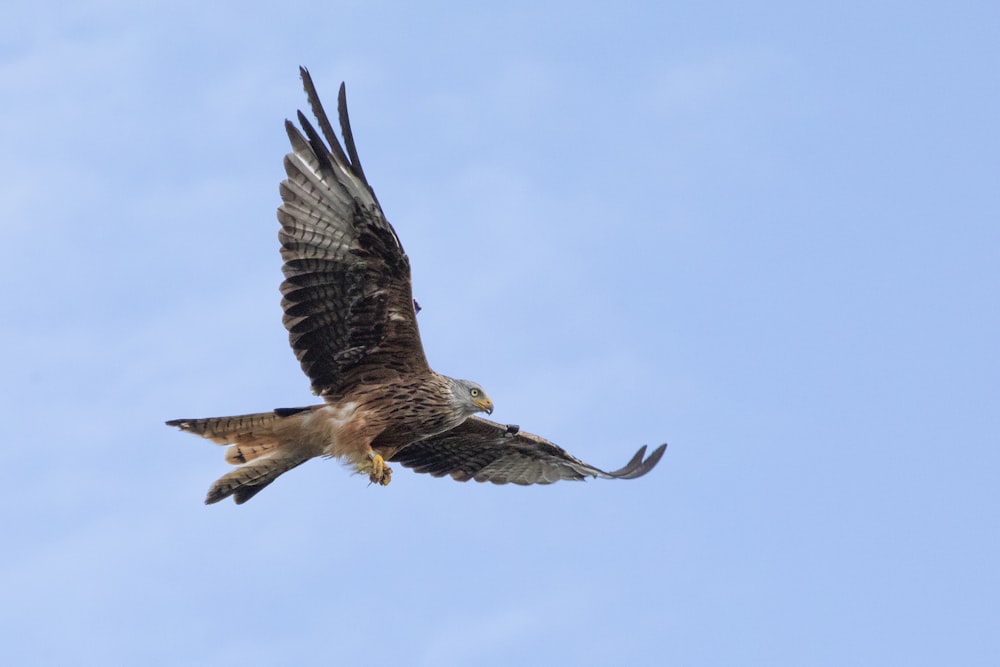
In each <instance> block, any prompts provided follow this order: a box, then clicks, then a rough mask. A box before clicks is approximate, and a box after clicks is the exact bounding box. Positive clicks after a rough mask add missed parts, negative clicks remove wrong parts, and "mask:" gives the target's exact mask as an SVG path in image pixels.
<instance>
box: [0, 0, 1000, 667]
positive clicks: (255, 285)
mask: <svg viewBox="0 0 1000 667" xmlns="http://www.w3.org/2000/svg"><path fill="white" fill-rule="evenodd" d="M499 4H500V3H498V5H499ZM0 34H2V39H0V120H2V122H0V142H2V145H3V150H2V151H0V175H2V178H0V201H2V202H3V205H4V210H5V214H4V216H3V217H2V219H0V235H2V236H0V238H2V242H0V272H2V276H3V285H4V299H5V302H6V313H7V315H6V317H4V318H2V319H0V342H2V344H0V355H2V368H3V373H2V376H3V380H2V381H0V388H2V392H3V405H4V430H5V437H4V442H5V454H6V466H5V470H6V471H7V473H6V478H7V481H6V482H5V483H4V485H3V487H2V491H0V501H2V502H0V508H2V509H0V521H2V525H3V526H4V533H5V535H4V537H5V539H4V543H5V547H4V549H3V550H2V552H0V590H2V591H3V594H2V596H0V600H2V602H0V628H2V630H0V634H3V635H5V636H4V638H3V640H2V641H0V662H3V663H4V664H24V665H26V664H67V663H70V662H72V663H74V664H147V665H181V664H191V665H195V664H213V665H246V664H260V665H278V664H301V665H313V664H315V665H319V664H331V663H335V664H355V665H378V664H389V663H401V664H412V665H468V664H475V665H510V664H574V665H607V664H629V665H642V664H648V665H662V664H672V665H733V664H741V665H844V664H855V665H884V664H906V665H939V664H963V665H977V664H982V665H986V664H994V662H995V660H996V656H997V655H998V654H1000V633H998V632H997V629H998V628H1000V603H998V600H1000V570H998V567H997V563H1000V537H998V536H1000V513H998V500H1000V492H998V489H1000V473H998V471H1000V451H998V445H1000V442H998V436H997V433H998V427H1000V423H998V422H1000V419H998V415H1000V410H998V406H1000V354H998V349H1000V347H998V344H997V341H998V340H1000V310H998V308H997V294H998V289H1000V269H998V260H1000V256H998V250H1000V201H998V188H997V183H998V174H1000V130H998V122H997V119H998V118H1000V84H998V81H1000V79H998V78H997V71H996V70H997V64H998V61H1000V47H998V46H997V44H1000V10H998V9H997V7H996V5H995V3H988V2H952V3H903V2H885V3H852V2H837V3H791V2H789V3H781V2H764V3H753V4H752V5H751V4H748V3H737V2H730V3H725V2H720V3H680V4H678V3H661V2H655V3H654V2H635V3H628V2H626V3H606V4H605V3H582V4H581V3H522V2H510V3H502V6H493V7H489V8H486V7H485V5H483V6H482V7H472V6H471V5H465V6H458V5H451V4H448V3H425V4H421V5H417V4H416V3H390V2H350V3H340V2H322V3H320V2H315V3H295V2H292V3H280V4H279V3H273V4H269V3H253V2H251V3H216V4H215V5H214V6H211V7H209V6H207V5H206V3H195V2H170V3H165V2H147V3H132V2H78V3H71V4H66V3H56V2H34V3H31V4H30V6H29V5H28V3H24V2H15V3H14V4H10V3H8V5H7V6H5V7H4V9H3V10H2V20H0ZM300 64H304V65H306V66H308V67H309V68H310V70H311V71H312V73H313V76H314V78H315V80H316V82H317V85H318V87H319V91H320V94H321V95H322V96H323V97H324V98H325V100H326V101H327V103H328V105H329V104H332V103H333V101H334V100H335V95H336V89H337V86H338V84H339V83H340V81H341V80H346V81H347V85H348V97H349V100H350V107H351V111H352V117H353V122H354V129H355V134H356V137H357V141H358V146H359V151H360V154H361V158H362V161H363V163H364V165H365V169H366V172H367V174H368V176H369V179H370V180H371V181H372V183H373V185H374V186H375V189H376V192H377V193H378V195H379V198H380V200H381V202H382V204H383V206H384V208H385V210H386V212H387V214H388V216H389V219H390V220H391V221H392V222H393V224H394V225H395V227H396V229H397V231H398V233H399V235H400V237H401V238H402V241H403V244H404V246H405V247H406V249H407V251H408V253H409V255H410V258H411V261H412V264H413V274H414V275H413V278H414V284H415V291H416V295H417V298H418V299H419V301H420V303H421V305H422V306H423V308H424V310H423V311H422V312H421V314H420V326H421V331H422V335H423V338H424V344H425V348H426V350H427V354H428V357H429V359H430V360H431V363H432V365H433V366H434V367H435V369H437V370H439V371H441V372H444V373H447V374H450V375H456V376H460V377H468V378H471V379H475V380H477V381H479V382H481V383H482V384H483V385H484V386H485V387H486V388H487V389H488V390H489V392H490V394H491V396H492V397H493V399H494V401H495V403H496V406H497V408H496V412H495V413H494V417H495V418H497V419H498V420H500V421H502V422H509V423H517V424H520V425H521V426H522V428H524V429H525V430H528V431H532V432H536V433H539V434H542V435H544V436H546V437H548V438H550V439H552V440H554V441H556V442H558V443H560V444H562V445H563V446H565V447H566V448H567V449H569V450H570V451H572V452H573V453H575V454H577V455H578V456H580V457H581V458H583V459H584V460H586V461H588V462H591V463H593V464H595V465H599V466H605V467H616V466H618V465H620V464H622V463H624V462H625V461H626V460H627V459H628V458H629V456H630V455H631V454H632V452H633V451H634V450H635V448H636V447H637V446H639V445H641V444H643V443H648V444H650V445H655V444H658V443H660V442H668V443H669V444H670V447H669V449H668V450H667V453H666V455H665V456H664V458H663V460H662V462H661V464H660V466H659V467H658V468H657V469H656V470H655V471H654V472H653V473H651V474H650V475H649V476H647V477H645V478H643V479H641V480H638V481H634V482H604V481H596V482H588V483H582V484H571V483H562V484H557V485H554V486H550V487H533V488H520V487H517V488H506V487H493V486H484V485H478V484H472V483H470V484H459V483H455V482H452V481H450V480H438V479H433V478H430V477H427V476H421V475H416V474H413V473H411V472H408V471H397V474H396V475H395V476H394V477H393V483H392V484H391V485H390V486H389V487H386V488H384V489H383V488H370V487H368V486H367V482H366V480H363V479H361V478H359V477H354V476H352V475H350V474H349V472H348V471H347V470H346V469H344V468H343V467H342V466H340V465H338V464H337V463H335V462H331V461H317V462H312V463H310V464H308V465H306V466H303V467H301V468H299V469H296V470H295V471H293V472H291V473H289V474H288V475H286V476H285V477H282V478H281V479H280V480H279V481H278V482H276V483H275V484H274V485H273V486H272V487H270V488H268V489H267V490H266V491H265V492H264V493H262V494H261V495H260V496H258V497H256V498H254V499H253V501H251V502H250V503H248V504H247V505H244V506H242V507H236V506H234V505H232V504H229V503H226V504H221V505H217V506H212V507H205V506H204V505H202V498H203V496H204V493H205V490H206V489H207V488H208V486H209V484H210V483H211V482H212V481H213V480H214V479H215V478H216V477H218V476H219V475H221V474H222V473H223V472H224V471H225V470H226V467H227V466H226V465H225V463H224V462H223V460H222V453H223V452H222V450H221V449H220V448H217V447H215V446H213V445H211V444H210V443H208V442H207V441H203V440H200V439H197V438H193V437H191V436H188V435H185V434H182V433H178V432H176V431H172V430H170V429H167V428H165V427H164V426H163V424H162V422H163V421H164V420H165V419H171V418H178V417H195V416H214V415H225V414H235V413H242V412H254V411H259V410H266V409H271V408H275V407H287V406H297V405H304V404H308V403H310V402H312V400H313V398H312V397H311V395H310V394H309V389H308V382H307V380H306V378H305V377H304V376H303V375H302V374H301V372H300V370H299V368H298V364H297V363H296V362H295V359H294V357H293V355H292V353H291V351H290V349H289V348H288V345H287V339H286V334H285V331H284V329H283V328H282V326H281V323H280V308H279V298H278V292H277V286H278V283H279V281H280V260H279V256H278V252H277V247H278V246H277V238H276V232H277V222H276V220H275V217H274V209H275V207H276V206H277V204H278V201H279V199H278V191H277V184H278V182H279V180H280V179H281V178H282V177H283V171H282V167H281V158H282V156H283V155H284V153H285V152H286V150H287V144H286V138H285V136H284V131H283V128H282V121H283V120H284V119H285V118H287V117H293V116H294V113H295V111H296V110H297V109H299V108H303V107H304V105H305V99H304V95H303V93H302V92H301V86H300V82H299V80H298V73H297V67H298V66H299V65H300Z"/></svg>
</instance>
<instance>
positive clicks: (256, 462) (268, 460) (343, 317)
mask: <svg viewBox="0 0 1000 667" xmlns="http://www.w3.org/2000/svg"><path fill="white" fill-rule="evenodd" d="M301 72H302V79H303V83H304V85H305V89H306V94H307V96H308V98H309V103H310V105H311V107H312V110H313V112H314V114H315V115H316V118H317V120H318V121H319V127H320V130H321V131H322V135H323V137H325V139H326V142H327V143H328V144H329V147H327V144H325V143H324V141H323V138H322V137H321V136H320V134H319V133H318V132H317V131H316V130H315V129H314V128H313V127H312V125H311V124H310V123H309V121H308V120H307V119H306V117H305V115H304V114H302V113H301V112H299V114H298V119H299V123H300V125H301V126H302V129H303V130H304V132H305V135H303V134H302V132H300V131H299V129H298V128H297V127H295V126H294V125H293V124H292V123H291V122H289V121H286V123H285V127H286V130H287V132H288V136H289V140H290V142H291V145H292V152H291V153H289V154H288V155H287V156H286V157H285V171H286V173H287V178H286V180H285V181H284V182H282V184H281V198H282V204H281V206H280V207H279V209H278V220H279V222H280V223H281V231H280V233H279V239H280V241H281V254H282V258H283V259H284V266H283V269H282V270H283V272H284V274H285V280H284V282H283V283H282V285H281V293H282V297H283V298H282V308H283V310H284V313H285V315H284V320H283V321H284V324H285V327H286V328H287V329H288V332H289V340H290V342H291V345H292V349H293V350H294V352H295V354H296V356H297V357H298V359H299V362H300V363H301V365H302V369H303V371H305V373H306V374H307V375H308V376H309V378H310V379H311V380H312V387H313V391H314V392H315V393H316V394H318V395H320V396H322V397H323V399H324V401H325V402H324V403H323V404H322V405H314V406H310V407H306V408H286V409H279V410H275V411H273V412H264V413H256V414H248V415H239V416H233V417H213V418H208V419H177V420H172V421H169V422H167V424H168V425H172V426H178V427H180V428H181V429H183V430H186V431H190V432H192V433H195V434H197V435H201V436H203V437H205V438H208V439H210V440H212V441H213V442H216V443H219V444H225V445H230V447H229V449H228V450H227V452H226V460H227V461H228V462H229V463H232V464H234V465H236V466H238V467H237V468H236V469H234V470H233V471H231V472H230V473H228V474H227V475H225V476H223V477H222V478H220V479H219V480H218V481H217V482H216V483H215V484H214V485H213V486H212V488H211V489H210V490H209V493H208V497H207V498H206V502H208V503H214V502H218V501H219V500H222V499H223V498H226V497H229V496H232V497H233V498H234V499H235V501H236V502H237V503H242V502H245V501H246V500H248V499H249V498H251V497H253V496H254V495H255V494H256V493H258V492H259V491H260V490H261V489H263V488H264V487H265V486H267V485H268V484H270V483H271V482H272V481H274V480H275V479H276V478H277V477H278V476H279V475H281V474H282V473H284V472H286V471H288V470H290V469H292V468H294V467H296V466H298V465H301V464H302V463H304V462H305V461H308V460H309V459H311V458H315V457H317V456H327V457H334V458H338V459H340V460H342V461H344V462H346V463H348V464H350V465H352V466H353V467H354V469H355V470H356V471H358V472H361V473H364V474H367V475H368V477H369V479H370V480H371V481H372V482H374V483H377V484H380V485H385V484H388V483H389V480H390V475H391V470H390V469H389V468H388V466H387V465H385V462H386V461H387V460H398V461H400V462H401V463H402V464H403V465H404V466H409V467H413V468H414V469H416V470H419V471H421V472H429V473H431V474H434V475H440V474H451V475H452V476H453V477H455V478H456V479H478V480H481V481H486V480H489V481H493V482H497V483H506V482H514V483H519V484H530V483H548V482H552V481H556V480H557V479H582V478H583V477H585V476H587V475H593V476H603V477H618V478H632V477H638V476H640V475H643V474H645V473H646V472H648V471H649V470H650V469H652V467H653V466H655V465H656V463H657V462H658V461H659V459H660V456H662V454H663V449H664V447H665V445H663V446H661V447H659V448H658V449H657V450H656V451H654V452H653V453H652V454H651V455H650V456H649V457H648V458H646V459H643V454H644V453H645V447H643V448H642V449H640V451H639V452H638V454H637V455H636V456H635V457H633V459H632V461H630V462H629V464H628V465H626V466H625V467H624V468H622V469H621V470H618V471H615V472H611V473H608V472H605V471H602V470H600V469H597V468H593V467H592V466H589V465H587V464H585V463H583V462H582V461H579V460H577V459H575V458H573V457H571V456H570V455H569V454H567V453H566V452H565V451H563V450H562V449H560V448H559V447H557V446H555V445H553V444H552V443H549V442H548V441H547V440H544V439H542V438H539V437H538V436H533V435H530V434H526V433H519V429H517V427H513V426H503V425H500V424H496V423H494V422H490V421H487V420H485V419H480V418H473V419H472V420H471V421H470V417H472V415H474V414H475V413H477V412H486V413H487V414H489V413H491V412H492V411H493V402H492V401H491V400H490V398H489V397H488V396H487V394H486V392H485V390H483V388H482V387H481V386H479V385H478V384H476V383H474V382H470V381H467V380H456V379H454V378H450V377H447V376H444V375H440V374H438V373H435V372H434V371H433V370H431V368H430V366H429V365H428V363H427V359H426V358H425V356H424V351H423V346H422V344H421V342H420V334H419V331H418V327H417V319H416V305H415V302H414V300H413V293H412V287H411V282H410V264H409V259H408V258H407V256H406V254H405V253H404V252H403V248H402V245H401V244H400V242H399V238H398V237H397V236H396V232H395V230H393V228H392V226H391V225H389V223H388V221H387V220H386V219H385V216H384V214H383V213H382V209H381V206H380V205H379V203H378V200H377V199H376V197H375V193H374V191H373V190H372V189H371V186H370V185H369V184H368V181H367V179H366V178H365V175H364V171H363V170H362V169H361V164H360V161H359V160H358V156H357V150H356V148H355V145H354V137H353V135H352V133H351V127H350V120H349V118H348V116H347V104H346V97H345V93H344V86H343V85H341V88H340V96H339V100H338V102H339V104H338V111H339V118H340V125H341V130H342V132H343V136H344V143H345V147H343V148H342V147H341V146H340V143H339V141H338V139H337V137H336V135H335V134H334V132H333V128H332V125H331V124H330V122H329V120H328V119H327V116H326V113H325V111H324V110H323V106H322V104H321V103H320V101H319V97H318V95H317V94H316V90H315V87H314V86H313V83H312V79H311V77H310V76H309V73H308V72H307V71H306V70H305V69H302V70H301ZM345 148H346V151H345Z"/></svg>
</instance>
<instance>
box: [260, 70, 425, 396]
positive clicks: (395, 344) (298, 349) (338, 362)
mask: <svg viewBox="0 0 1000 667" xmlns="http://www.w3.org/2000/svg"><path fill="white" fill-rule="evenodd" d="M300 72H301V74H302V82H303V87H304V88H305V91H306V95H307V97H308V100H309V105H310V107H311V108H312V111H313V114H314V115H315V116H316V119H317V122H318V124H319V128H320V131H321V132H322V136H321V135H320V133H319V132H317V131H316V129H315V128H314V127H313V126H312V124H311V123H310V122H309V120H308V119H307V118H306V116H305V115H304V114H303V113H302V112H301V111H300V112H299V113H298V121H299V124H300V125H301V128H302V129H301V131H300V130H299V128H297V127H296V126H295V125H294V124H293V123H292V122H291V121H285V129H286V131H287V133H288V139H289V141H290V142H291V147H292V151H291V152H290V153H289V154H288V155H286V156H285V160H284V165H285V173H286V174H287V178H286V179H285V180H284V181H283V182H282V183H281V186H280V192H281V199H282V204H281V206H280V207H279V208H278V221H279V222H280V223H281V230H280V232H279V234H278V238H279V240H280V241H281V256H282V259H283V260H284V266H283V267H282V271H283V273H284V275H285V280H284V282H283V283H282V284H281V294H282V301H281V306H282V309H283V310H284V319H283V321H284V324H285V327H286V328H287V329H288V335H289V341H290V343H291V346H292V349H293V350H294V352H295V356H296V357H297V358H298V359H299V362H300V363H301V365H302V370H303V371H304V372H305V373H306V375H308V376H309V378H310V380H311V382H312V388H313V391H314V392H315V393H317V394H320V395H323V396H325V397H327V398H334V397H336V396H337V395H339V394H341V393H343V392H344V391H345V390H347V389H349V388H350V387H352V386H354V385H356V384H358V383H362V382H371V381H375V380H379V379H383V378H386V377H387V376H391V375H400V374H408V373H415V372H421V371H426V370H427V368H428V366H427V360H426V358H425V356H424V352H423V346H422V345H421V342H420V334H419V331H418V329H417V320H416V312H415V311H414V305H413V293H412V286H411V282H410V263H409V259H408V258H407V256H406V253H405V252H404V251H403V247H402V245H401V244H400V242H399V238H398V236H397V235H396V232H395V230H394V229H393V228H392V226H391V225H390V224H389V222H388V221H387V220H386V219H385V215H384V214H383V212H382V208H381V206H380V205H379V203H378V199H377V198H376V197H375V192H374V191H373V190H372V188H371V186H370V185H369V183H368V180H367V179H366V178H365V174H364V171H363V170H362V169H361V163H360V161H359V160H358V155H357V149H356V147H355V143H354V136H353V133H352V132H351V125H350V118H349V117H348V114H347V100H346V94H345V89H344V85H343V84H341V87H340V95H339V97H338V111H339V120H340V127H341V132H342V134H343V137H344V142H345V144H346V146H347V152H346V153H345V151H344V149H343V148H342V147H341V145H340V143H339V141H338V139H337V136H336V134H335V133H334V130H333V127H332V125H331V124H330V121H329V118H328V117H327V115H326V112H325V110H324V109H323V105H322V103H321V102H320V99H319V96H318V95H317V94H316V88H315V86H314V85H313V82H312V78H311V77H310V75H309V72H308V71H307V70H306V69H305V68H301V69H300ZM303 133H304V134H303ZM324 137H325V139H326V142H329V146H328V145H327V144H326V143H324Z"/></svg>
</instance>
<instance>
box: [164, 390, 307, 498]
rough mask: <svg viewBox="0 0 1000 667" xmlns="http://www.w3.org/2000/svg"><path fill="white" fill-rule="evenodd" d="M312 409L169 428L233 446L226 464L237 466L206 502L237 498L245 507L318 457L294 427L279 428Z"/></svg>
mask: <svg viewBox="0 0 1000 667" xmlns="http://www.w3.org/2000/svg"><path fill="white" fill-rule="evenodd" d="M307 410H309V408H295V409H285V410H276V411H274V412H258V413H255V414H250V415H236V416H232V417H210V418H208V419H174V420H171V421H168V422H167V426H176V427H178V428H180V429H181V430H182V431H188V432H189V433H194V434H195V435H200V436H202V437H203V438H207V439H209V440H211V441H212V442H215V443H217V444H220V445H230V447H229V448H228V449H227V450H226V461H227V462H228V463H231V464H233V465H235V466H239V467H237V468H236V469H235V470H233V471H231V472H229V473H227V474H226V475H223V476H222V477H221V478H219V480H218V481H216V482H215V484H213V485H212V488H211V489H209V491H208V496H207V497H206V498H205V503H206V504H209V505H211V504H212V503H217V502H219V501H220V500H223V499H225V498H228V497H230V496H232V497H233V500H234V501H236V504H237V505H241V504H243V503H245V502H246V501H248V500H250V498H252V497H254V496H255V495H257V494H258V493H259V492H260V491H261V490H262V489H263V488H264V487H266V486H267V485H268V484H270V483H271V482H273V481H274V480H275V479H277V478H278V476H279V475H281V474H282V473H285V472H287V471H289V470H291V469H292V468H294V467H296V466H299V465H301V464H303V463H305V462H306V461H308V460H309V459H310V458H312V456H314V455H315V454H313V453H306V450H305V449H304V448H303V447H301V446H300V444H301V443H298V442H296V440H297V438H295V436H294V435H292V434H293V433H295V432H296V430H295V429H294V427H293V428H291V429H289V428H288V426H292V425H291V424H287V425H284V426H285V428H279V425H281V424H282V421H283V420H285V419H290V418H292V417H293V416H294V415H298V414H299V413H301V412H304V411H307Z"/></svg>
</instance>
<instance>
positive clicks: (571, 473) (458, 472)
mask: <svg viewBox="0 0 1000 667" xmlns="http://www.w3.org/2000/svg"><path fill="white" fill-rule="evenodd" d="M666 448H667V446H666V445H665V444H664V445H660V446H659V447H657V448H656V449H654V450H653V452H652V453H651V454H650V455H649V456H648V457H647V456H646V455H645V454H646V447H645V446H642V447H640V448H639V451H637V452H636V453H635V456H633V457H632V460H630V461H629V462H628V463H627V464H625V465H624V466H623V467H622V468H619V469H618V470H614V471H611V472H607V471H605V470H601V469H600V468H595V467H594V466H592V465H590V464H587V463H584V462H583V461H581V460H580V459H578V458H575V457H574V456H572V455H570V454H569V453H568V452H567V451H566V450H564V449H563V448H561V447H559V446H558V445H555V444H553V443H551V442H549V441H548V440H546V439H545V438H541V437H539V436H537V435H532V434H531V433H524V432H522V431H520V429H518V427H516V426H505V425H503V424H497V423H496V422H491V421H489V420H487V419H481V418H479V417H470V418H469V419H468V420H466V421H465V423H463V424H462V425H461V426H459V427H457V428H455V429H452V430H451V431H448V432H446V433H442V434H441V435H438V436H434V437H433V438H427V439H426V440H420V441H418V442H415V443H412V444H410V445H407V446H406V447H404V448H403V449H401V450H400V451H399V452H397V453H396V454H395V455H394V456H393V457H392V458H391V459H390V460H392V461H395V462H397V463H401V464H402V465H404V466H406V467H407V468H412V469H413V470H414V471H416V472H425V473H429V474H431V475H434V476H435V477H443V476H445V475H451V476H452V478H454V479H456V480H458V481H460V482H465V481H468V480H470V479H474V480H476V481H477V482H493V483H494V484H523V485H527V484H551V483H552V482H557V481H559V480H561V479H584V478H586V477H603V478H606V479H635V478H636V477H642V476H643V475H645V474H646V473H647V472H649V471H650V470H652V469H653V467H654V466H655V465H656V464H657V463H659V461H660V458H661V457H662V456H663V452H664V450H665V449H666Z"/></svg>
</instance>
